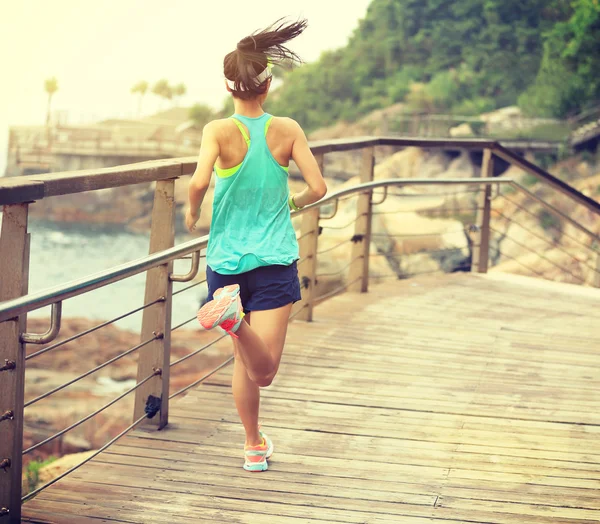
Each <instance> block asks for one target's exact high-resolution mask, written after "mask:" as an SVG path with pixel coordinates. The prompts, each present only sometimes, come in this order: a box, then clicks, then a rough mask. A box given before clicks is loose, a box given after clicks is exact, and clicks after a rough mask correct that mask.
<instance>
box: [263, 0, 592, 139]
mask: <svg viewBox="0 0 600 524" xmlns="http://www.w3.org/2000/svg"><path fill="white" fill-rule="evenodd" d="M579 1H582V2H583V1H586V2H588V3H590V2H591V3H593V2H597V0H579ZM568 4H569V2H568V1H567V0H528V1H527V2H523V1H522V0H460V1H454V2H453V1H449V0H373V1H372V2H371V4H370V5H369V8H368V10H367V13H366V16H365V18H364V19H363V20H361V21H360V22H359V24H358V27H357V29H356V30H355V31H354V33H353V34H352V36H351V37H350V40H349V42H348V45H347V46H346V47H345V48H342V49H338V50H335V51H328V52H326V53H323V54H322V56H321V58H320V59H319V60H318V61H317V62H315V63H312V64H307V65H304V66H302V67H300V68H298V69H296V70H294V71H293V72H291V73H286V74H284V76H283V79H284V82H283V85H282V86H281V87H280V88H279V89H277V91H278V92H277V93H276V96H273V97H272V99H271V101H270V106H269V107H270V108H271V109H272V111H273V112H285V113H286V114H289V115H290V116H292V117H293V118H295V119H296V120H298V121H299V122H300V123H301V124H302V125H304V126H305V127H307V128H308V129H309V130H310V129H311V128H315V127H318V126H322V125H328V124H331V123H333V122H335V121H336V120H339V119H342V120H343V119H348V120H351V119H355V118H357V117H358V116H360V115H362V114H364V113H365V112H367V111H370V110H372V109H375V108H378V107H384V106H385V105H388V104H390V103H395V102H401V101H404V100H406V98H407V97H409V98H412V99H413V101H414V100H415V99H419V103H422V104H424V105H426V106H428V107H430V108H431V110H435V111H439V110H443V111H451V110H455V108H458V109H460V110H465V109H466V110H469V111H475V110H476V108H479V107H484V108H486V109H494V108H496V107H500V106H505V105H509V104H514V103H516V102H517V100H518V97H519V95H520V94H521V93H522V92H523V91H524V90H525V89H527V87H528V86H529V85H530V84H531V83H532V82H534V80H535V78H536V75H537V72H538V70H539V68H540V63H541V60H542V54H543V51H544V48H543V45H544V37H543V35H544V34H545V33H546V32H547V31H550V30H551V29H552V28H553V27H554V26H555V25H556V24H557V23H560V22H564V21H565V20H567V19H568V18H569V16H570V14H569V9H570V8H569V5H568ZM586 27H587V30H588V31H589V29H590V28H589V25H588V26H586ZM596 33H598V31H596ZM588 36H589V35H588ZM414 83H416V84H417V85H420V84H423V85H424V87H423V89H422V90H419V89H415V88H413V87H412V84H414ZM274 95H275V93H274ZM490 106H491V107H490Z"/></svg>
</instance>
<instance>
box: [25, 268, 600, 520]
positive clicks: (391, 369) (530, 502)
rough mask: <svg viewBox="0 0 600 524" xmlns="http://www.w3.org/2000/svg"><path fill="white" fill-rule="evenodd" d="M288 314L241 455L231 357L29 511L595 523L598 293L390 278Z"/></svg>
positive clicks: (74, 516)
mask: <svg viewBox="0 0 600 524" xmlns="http://www.w3.org/2000/svg"><path fill="white" fill-rule="evenodd" d="M315 319H316V320H315V322H313V323H311V324H306V323H302V322H293V323H292V324H291V325H290V330H289V335H288V344H287V346H286V350H285V352H284V357H283V363H282V366H281V369H280V374H279V375H278V377H277V378H276V380H275V383H274V384H273V385H272V386H271V387H270V388H268V389H267V390H264V392H263V398H264V400H263V406H262V417H261V418H262V423H263V427H264V429H265V431H267V432H268V433H269V435H270V436H271V438H272V439H273V441H274V443H275V454H274V455H273V459H272V461H271V462H270V469H269V471H268V472H265V473H261V474H252V473H246V472H244V471H243V470H242V469H241V465H242V444H243V431H242V428H241V425H240V424H239V423H238V420H237V416H236V412H235V408H234V406H233V402H232V398H231V393H230V390H229V387H228V384H229V380H230V373H231V370H230V369H229V368H227V369H226V370H224V371H223V372H221V374H220V375H217V376H216V377H214V378H212V379H211V381H210V383H208V384H205V385H203V386H201V387H199V388H198V389H196V390H192V392H191V393H189V394H188V395H187V396H186V397H185V398H183V399H182V400H180V401H179V402H176V403H175V404H174V405H173V407H172V408H171V425H170V427H169V428H168V429H165V430H163V431H160V432H156V431H150V430H137V431H135V432H134V433H132V434H131V435H130V436H127V437H125V438H123V439H122V440H121V441H120V442H119V443H118V444H116V445H115V446H114V447H112V448H111V449H110V451H108V452H105V453H103V454H101V455H100V456H99V457H98V458H97V459H95V460H93V461H92V462H90V463H89V464H88V465H86V466H84V467H83V468H82V469H80V470H79V471H77V472H75V473H74V474H72V475H70V476H69V477H68V478H66V479H64V480H62V481H60V482H58V483H57V484H55V485H54V486H53V487H51V488H49V489H48V490H47V491H46V492H43V493H42V494H40V495H39V496H38V497H37V498H35V499H34V500H33V501H31V502H29V503H27V504H26V505H25V508H24V513H25V515H26V517H25V519H24V522H56V523H90V524H91V523H98V522H129V523H143V524H150V523H161V524H163V523H164V524H177V523H192V522H217V523H225V522H227V523H232V522H240V523H253V524H254V523H256V524H264V523H277V524H279V523H281V524H288V523H290V524H292V523H303V522H306V523H312V522H315V523H317V522H319V523H323V522H344V523H369V524H376V523H381V524H383V523H406V524H425V523H428V524H435V523H439V524H450V523H459V522H461V523H464V522H471V523H473V522H475V523H499V524H502V523H507V524H508V523H527V524H529V523H553V524H555V523H565V524H566V523H573V524H575V523H577V524H584V523H590V524H591V523H598V522H600V291H598V290H592V289H583V288H578V287H575V286H569V285H564V284H553V283H546V282H543V281H539V280H535V279H530V278H526V277H514V276H501V275H496V276H494V275H490V276H478V275H471V274H462V275H453V276H444V277H437V278H427V279H415V280H410V281H403V282H395V281H394V282H391V281H387V282H385V283H384V284H379V285H374V286H372V287H371V290H370V292H369V293H368V294H364V295H357V294H345V295H342V296H338V297H336V298H334V299H331V300H329V301H327V302H325V303H324V304H322V305H320V306H319V307H318V308H317V309H316V311H315Z"/></svg>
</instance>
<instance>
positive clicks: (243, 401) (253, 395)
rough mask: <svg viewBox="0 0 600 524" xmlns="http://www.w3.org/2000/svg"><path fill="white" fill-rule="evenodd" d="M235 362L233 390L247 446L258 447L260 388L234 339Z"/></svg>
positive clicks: (247, 317)
mask: <svg viewBox="0 0 600 524" xmlns="http://www.w3.org/2000/svg"><path fill="white" fill-rule="evenodd" d="M250 316H251V314H250V313H249V314H248V315H246V316H245V317H244V321H245V322H247V323H248V324H249V323H250ZM233 346H234V354H235V361H234V364H233V380H232V382H231V389H232V391H233V400H234V401H235V407H236V408H237V412H238V415H239V416H240V420H241V421H242V424H243V425H244V430H245V431H246V445H247V446H258V445H259V444H260V443H261V439H260V435H259V434H258V411H259V408H260V388H259V387H258V386H257V385H256V384H255V383H254V382H252V380H250V377H249V376H248V373H247V371H246V367H245V366H244V363H243V362H242V359H241V357H240V350H239V342H238V340H236V339H235V338H234V339H233Z"/></svg>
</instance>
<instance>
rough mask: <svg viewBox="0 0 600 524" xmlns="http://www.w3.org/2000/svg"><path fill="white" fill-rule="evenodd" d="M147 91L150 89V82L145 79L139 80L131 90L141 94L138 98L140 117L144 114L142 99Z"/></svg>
mask: <svg viewBox="0 0 600 524" xmlns="http://www.w3.org/2000/svg"><path fill="white" fill-rule="evenodd" d="M147 91H148V82H146V81H145V80H142V81H140V82H138V83H137V84H135V85H134V86H133V87H132V88H131V92H132V93H133V94H135V93H138V94H139V95H140V96H139V98H138V111H137V113H138V118H139V117H140V116H141V115H142V99H143V98H144V95H145V94H146V92H147Z"/></svg>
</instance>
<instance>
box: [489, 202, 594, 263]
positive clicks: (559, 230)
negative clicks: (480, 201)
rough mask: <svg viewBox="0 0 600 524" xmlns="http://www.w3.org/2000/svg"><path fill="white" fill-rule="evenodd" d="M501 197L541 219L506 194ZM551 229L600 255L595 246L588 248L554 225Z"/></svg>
mask: <svg viewBox="0 0 600 524" xmlns="http://www.w3.org/2000/svg"><path fill="white" fill-rule="evenodd" d="M500 196H501V197H502V198H504V199H505V200H507V201H508V202H510V203H511V204H513V205H515V206H516V207H517V208H519V209H520V210H521V211H524V212H525V213H527V214H528V215H530V216H532V217H533V218H535V219H536V220H539V217H538V216H537V215H536V214H535V213H533V212H531V211H530V210H529V209H527V208H526V207H524V206H522V205H521V204H519V203H518V202H516V201H514V200H513V199H512V198H509V197H508V196H506V195H505V194H502V193H501V194H500ZM549 227H551V228H552V229H554V230H555V231H558V232H559V233H560V234H561V235H564V236H566V237H567V238H570V239H571V240H573V241H574V242H576V243H578V244H579V245H580V246H582V247H585V248H586V249H589V250H590V251H593V252H594V253H600V251H598V250H596V249H594V247H593V246H588V245H587V244H585V243H584V242H582V241H581V240H579V239H578V238H575V237H574V236H573V235H570V234H569V233H567V232H566V231H563V230H562V229H559V228H558V227H557V226H554V225H550V226H549Z"/></svg>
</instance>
